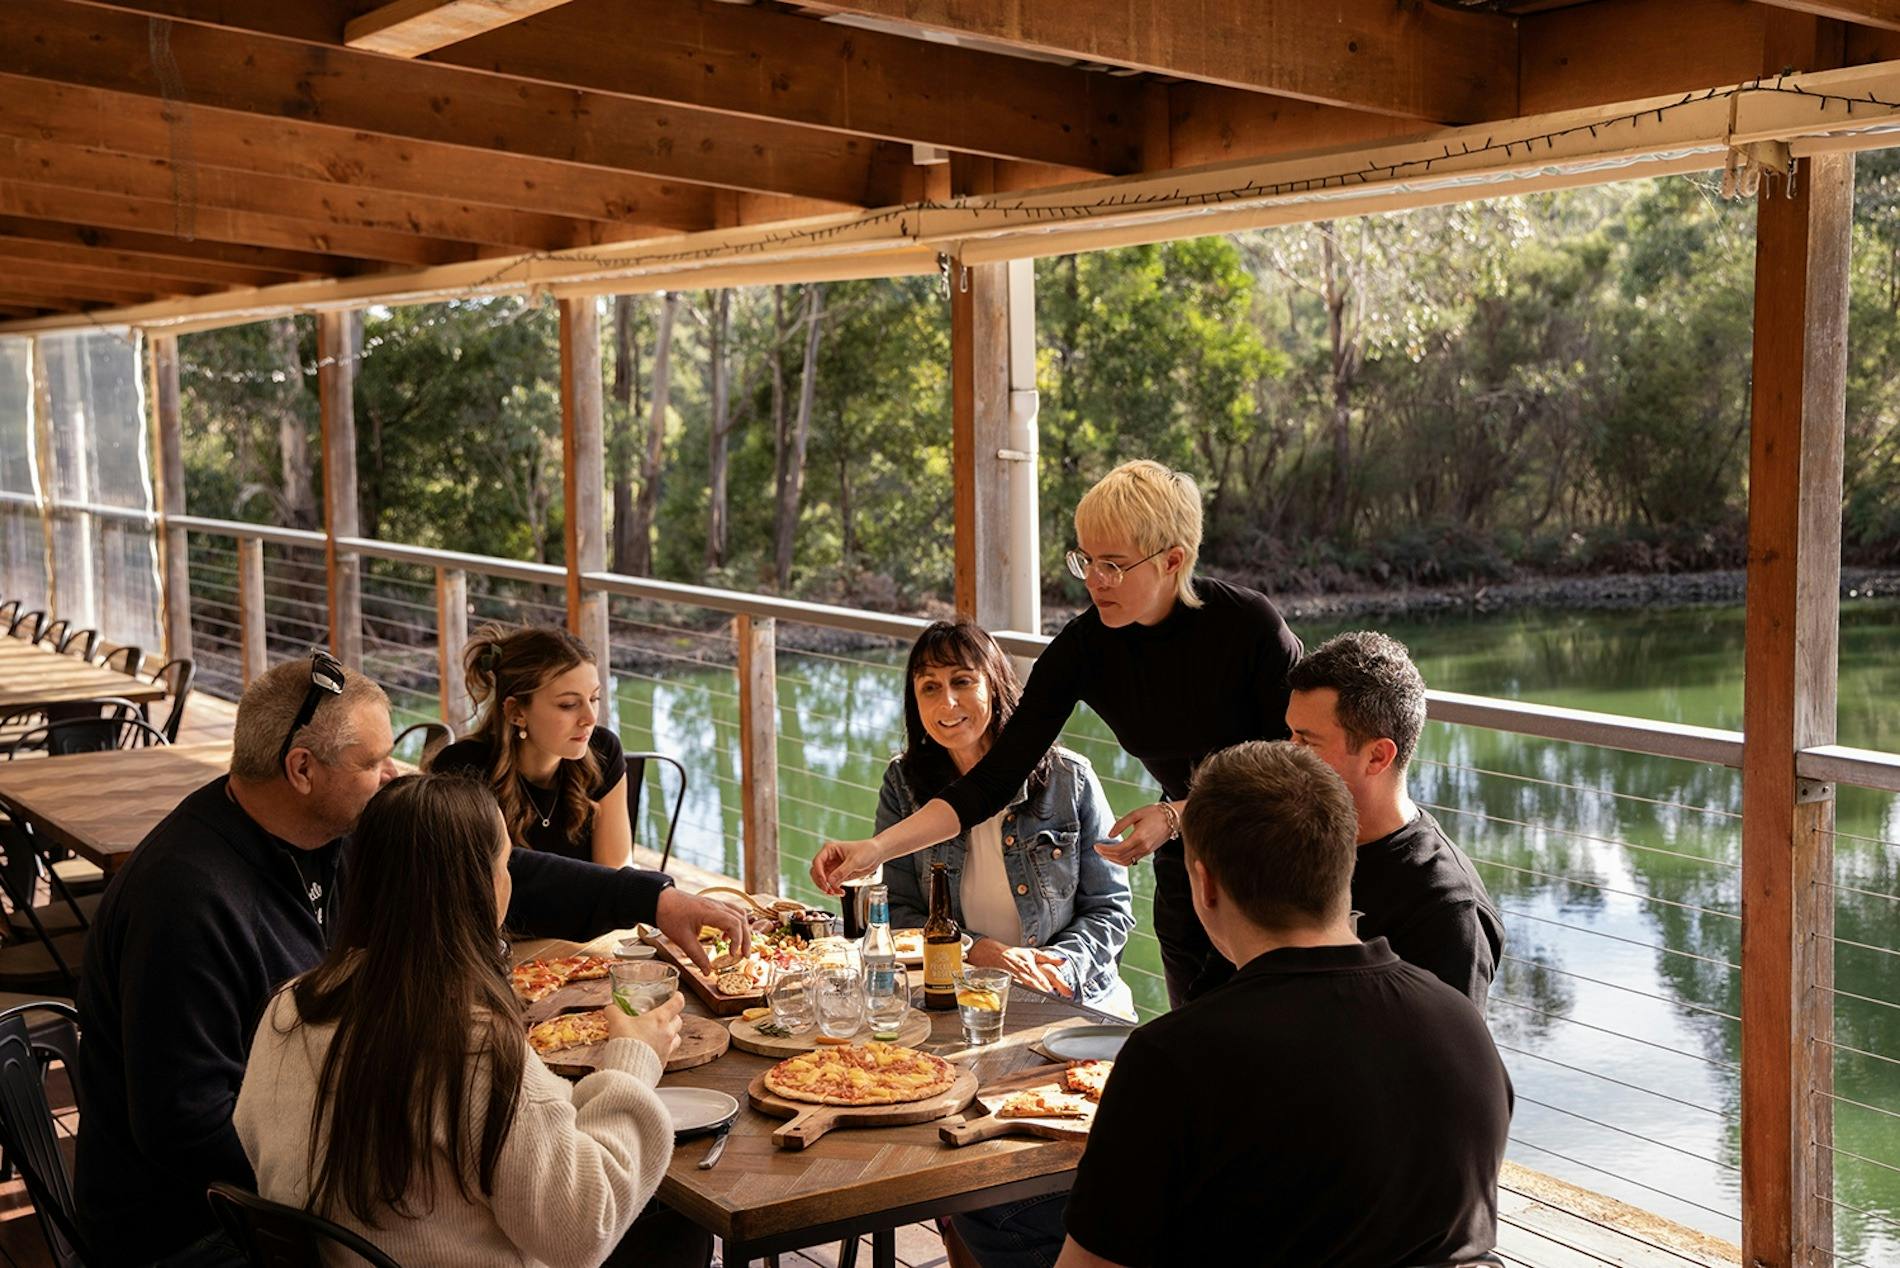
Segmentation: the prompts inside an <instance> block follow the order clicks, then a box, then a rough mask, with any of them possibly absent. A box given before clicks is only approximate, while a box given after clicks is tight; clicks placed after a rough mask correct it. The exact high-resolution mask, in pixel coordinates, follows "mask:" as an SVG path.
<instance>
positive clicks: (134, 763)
mask: <svg viewBox="0 0 1900 1268" xmlns="http://www.w3.org/2000/svg"><path fill="white" fill-rule="evenodd" d="M0 641H4V640H0ZM229 769H231V746H230V745H229V744H228V743H222V742H212V743H206V744H168V745H159V746H156V747H153V748H128V749H111V750H108V751H106V752H102V753H73V754H69V755H67V756H64V757H25V758H20V759H18V760H17V761H11V762H0V805H5V806H6V807H7V808H8V811H9V813H11V814H14V815H17V816H18V817H20V818H22V819H24V820H26V821H27V822H29V823H31V824H32V825H33V830H34V832H36V833H38V834H39V835H40V836H41V837H43V838H44V839H46V840H47V841H49V842H51V843H52V844H54V845H63V846H65V847H66V848H67V849H69V850H71V851H72V852H73V853H75V854H77V855H79V856H80V857H81V858H86V859H91V860H92V861H93V862H94V863H97V864H98V865H99V866H100V867H101V868H103V869H104V870H105V872H106V874H107V875H110V874H112V873H113V872H116V871H118V870H119V868H120V867H121V866H122V865H123V864H124V863H125V861H126V859H128V858H130V857H131V856H132V851H133V850H135V849H137V848H138V844H139V842H140V841H143V840H144V839H145V834H146V833H148V832H150V831H151V830H152V829H153V828H154V827H156V826H157V825H158V822H159V820H161V819H163V818H164V817H165V816H166V815H168V814H170V813H171V812H172V810H173V809H174V808H176V807H177V805H178V803H179V802H181V801H183V800H184V799H185V798H186V796H187V795H189V794H190V793H192V792H193V791H195V790H196V789H198V788H199V787H201V786H202V785H204V784H207V783H209V782H210V781H211V780H213V779H215V778H217V777H218V776H219V775H222V774H224V773H225V772H226V771H227V770H229Z"/></svg>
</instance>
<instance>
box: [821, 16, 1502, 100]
mask: <svg viewBox="0 0 1900 1268" xmlns="http://www.w3.org/2000/svg"><path fill="white" fill-rule="evenodd" d="M806 7H808V8H813V9H819V10H823V11H826V12H829V13H834V14H850V15H853V16H857V17H870V18H881V19H885V20H890V21H897V22H903V23H910V24H915V25H917V26H919V27H925V28H928V29H931V30H936V31H944V32H948V33H950V34H953V35H963V36H970V37H974V38H977V39H981V40H984V41H988V42H991V43H998V44H1006V45H1010V46H1013V47H1016V48H1021V49H1024V50H1027V51H1031V52H1036V53H1044V54H1052V55H1055V56H1060V57H1073V58H1079V59H1082V60H1086V61H1097V62H1106V63H1109V64H1110V65H1114V66H1126V67H1131V68H1134V69H1138V70H1145V71H1153V72H1156V73H1158V74H1163V75H1177V76H1180V77H1181V78H1183V79H1197V80H1204V81H1206V82H1209V83H1216V84H1225V85H1227V86H1229V87H1233V88H1244V89H1248V90H1250V91H1255V92H1269V93H1274V94H1277V95H1279V96H1286V97H1299V98H1302V99H1304V100H1307V101H1318V102H1322V103H1325V104H1327V105H1335V106H1349V107H1352V108H1354V109H1358V110H1371V111H1375V112H1378V113H1381V114H1396V115H1403V116H1406V117H1408V118H1424V119H1433V120H1438V121H1441V122H1448V123H1450V122H1467V121H1471V120H1477V119H1485V118H1494V117H1498V116H1502V115H1510V114H1514V113H1516V105H1517V83H1516V58H1515V56H1514V51H1515V40H1516V36H1515V32H1514V30H1513V27H1512V24H1511V22H1510V20H1509V19H1507V18H1503V17H1497V16H1493V15H1489V14H1478V13H1459V12H1456V11H1453V10H1449V9H1445V8H1441V7H1439V6H1436V5H1431V4H1412V5H1403V4H1393V3H1392V0H1329V2H1328V3H1325V4H1315V3H1312V0H1202V2H1201V3H1197V4H1191V5H1189V4H1170V3H1168V0H1136V2H1135V3H1126V4H1115V5H1094V6H1090V5H1080V4H1075V3H1073V2H1072V0H816V2H808V3H807V4H806Z"/></svg>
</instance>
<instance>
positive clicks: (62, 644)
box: [59, 630, 99, 661]
mask: <svg viewBox="0 0 1900 1268" xmlns="http://www.w3.org/2000/svg"><path fill="white" fill-rule="evenodd" d="M98 646H99V631H98V630H74V631H73V632H72V633H70V634H68V635H67V636H66V637H65V638H62V639H60V640H59V652H60V655H62V656H77V657H78V658H79V659H81V660H83V661H90V660H91V659H92V652H93V649H94V648H96V647H98Z"/></svg>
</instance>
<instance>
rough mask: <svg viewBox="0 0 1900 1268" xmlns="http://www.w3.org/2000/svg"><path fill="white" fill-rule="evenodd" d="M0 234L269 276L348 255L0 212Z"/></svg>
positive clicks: (328, 265) (300, 271)
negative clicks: (238, 269) (105, 226)
mask: <svg viewBox="0 0 1900 1268" xmlns="http://www.w3.org/2000/svg"><path fill="white" fill-rule="evenodd" d="M0 238H5V239H17V240H19V241H21V242H28V243H47V244H51V245H55V246H61V247H77V248H83V249H85V250H89V251H108V252H122V253H125V254H128V255H132V256H138V257H149V258H152V259H155V260H160V261H179V262H182V263H186V264H216V265H230V266H233V267H236V268H241V269H251V270H257V271H258V272H260V273H272V274H283V275H284V277H283V278H280V279H274V280H295V279H299V278H310V277H323V276H328V275H331V274H335V273H337V272H339V271H340V270H341V269H342V268H344V267H347V264H348V261H344V260H339V259H337V258H336V257H335V256H329V255H321V254H318V253H317V252H314V251H287V250H275V249H272V248H270V247H255V246H245V245H242V244H239V243H232V242H214V241H207V240H205V239H204V238H203V237H202V236H201V237H199V238H197V239H195V240H193V241H190V242H187V241H185V240H184V239H182V238H178V237H174V236H171V235H170V234H159V233H140V232H137V231H135V230H128V229H111V228H102V227H100V226H98V225H91V224H85V223H83V222H77V223H76V222H69V221H67V220H63V219H62V220H33V219H28V218H26V217H24V216H14V215H0Z"/></svg>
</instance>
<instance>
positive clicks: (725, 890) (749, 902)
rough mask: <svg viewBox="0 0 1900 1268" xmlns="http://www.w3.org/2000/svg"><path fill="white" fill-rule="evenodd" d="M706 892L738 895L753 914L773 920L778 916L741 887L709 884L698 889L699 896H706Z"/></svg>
mask: <svg viewBox="0 0 1900 1268" xmlns="http://www.w3.org/2000/svg"><path fill="white" fill-rule="evenodd" d="M708 894H732V895H735V896H736V897H739V898H742V899H744V900H745V905H746V906H748V907H750V908H751V909H752V911H753V914H754V915H758V916H764V917H767V918H769V919H773V920H776V919H777V918H778V913H777V912H775V911H773V910H772V909H771V908H770V907H766V906H763V905H762V904H761V903H760V902H759V900H758V899H756V898H754V897H753V896H752V895H750V894H748V893H746V892H745V891H744V890H743V889H734V888H733V887H732V886H730V885H709V886H707V887H706V888H705V889H702V890H700V891H699V896H700V897H701V898H704V897H706V896H707V895H708Z"/></svg>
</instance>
